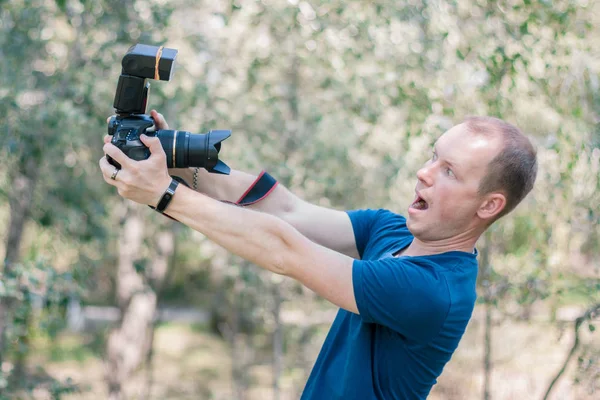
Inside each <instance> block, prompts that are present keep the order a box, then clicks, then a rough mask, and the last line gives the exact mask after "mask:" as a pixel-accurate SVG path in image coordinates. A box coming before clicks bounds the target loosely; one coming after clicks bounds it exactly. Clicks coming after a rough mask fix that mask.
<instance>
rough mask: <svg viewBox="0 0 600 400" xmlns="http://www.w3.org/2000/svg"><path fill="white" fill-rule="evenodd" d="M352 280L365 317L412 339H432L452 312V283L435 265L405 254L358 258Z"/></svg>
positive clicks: (359, 307)
mask: <svg viewBox="0 0 600 400" xmlns="http://www.w3.org/2000/svg"><path fill="white" fill-rule="evenodd" d="M352 281H353V285H354V296H355V298H356V304H357V306H358V312H359V314H360V316H361V318H362V320H363V321H364V322H367V323H377V324H380V325H384V326H386V327H388V328H390V329H392V330H394V331H396V332H398V333H399V334H401V335H403V336H405V337H407V338H409V339H411V340H414V341H417V342H427V341H429V340H431V339H432V338H433V337H434V336H435V335H436V334H437V333H438V332H439V330H440V329H441V327H442V325H443V323H444V321H445V319H446V316H447V315H448V310H449V308H450V294H449V291H448V286H447V283H446V280H445V278H444V277H443V276H442V275H439V274H437V273H436V272H435V270H434V269H433V268H432V266H428V265H426V264H425V265H420V264H416V263H414V262H412V261H409V260H407V259H405V258H386V259H381V260H375V261H363V260H355V261H354V263H353V267H352Z"/></svg>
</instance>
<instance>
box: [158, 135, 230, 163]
mask: <svg viewBox="0 0 600 400" xmlns="http://www.w3.org/2000/svg"><path fill="white" fill-rule="evenodd" d="M156 136H157V137H158V138H159V139H160V143H161V145H162V147H163V149H164V151H165V153H166V155H167V166H168V167H169V168H188V167H200V168H205V169H207V170H214V172H221V173H228V172H229V168H228V167H227V166H226V165H225V164H223V163H222V162H220V161H219V158H218V154H219V150H220V149H221V141H223V140H225V139H227V138H228V137H229V136H231V131H227V130H215V131H210V132H208V133H190V132H186V131H175V130H159V131H157V132H156ZM225 168H226V171H225Z"/></svg>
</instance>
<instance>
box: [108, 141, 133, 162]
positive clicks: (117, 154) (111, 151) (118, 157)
mask: <svg viewBox="0 0 600 400" xmlns="http://www.w3.org/2000/svg"><path fill="white" fill-rule="evenodd" d="M102 149H103V150H104V153H105V154H107V155H109V156H111V157H112V158H113V159H114V160H115V161H116V162H118V163H119V164H121V167H131V166H133V163H135V161H134V160H132V159H131V158H129V157H127V155H125V153H123V152H122V151H121V149H119V148H118V147H117V146H115V145H114V144H112V143H106V144H105V145H104V147H102Z"/></svg>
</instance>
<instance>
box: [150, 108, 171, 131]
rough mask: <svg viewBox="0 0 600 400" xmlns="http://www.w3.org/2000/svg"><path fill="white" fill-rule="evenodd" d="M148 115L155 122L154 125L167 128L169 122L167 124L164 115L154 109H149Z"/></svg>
mask: <svg viewBox="0 0 600 400" xmlns="http://www.w3.org/2000/svg"><path fill="white" fill-rule="evenodd" d="M150 115H151V116H152V119H153V120H154V122H155V123H156V127H157V128H158V129H169V124H167V121H166V120H165V117H164V116H163V115H162V114H161V113H159V112H158V111H156V110H152V111H150Z"/></svg>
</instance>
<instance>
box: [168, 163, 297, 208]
mask: <svg viewBox="0 0 600 400" xmlns="http://www.w3.org/2000/svg"><path fill="white" fill-rule="evenodd" d="M194 169H195V168H188V169H176V170H171V175H175V176H179V177H181V178H183V179H184V180H185V181H186V182H187V183H188V184H190V185H193V182H194ZM256 178H257V176H256V175H253V174H249V173H246V172H243V171H238V170H231V173H230V174H229V175H222V174H213V173H210V172H208V171H206V170H205V169H203V168H200V169H199V170H198V174H197V179H196V182H197V188H196V190H197V191H198V192H200V193H202V194H205V195H207V196H209V197H212V198H213V199H216V200H225V201H229V202H232V203H235V202H236V201H238V200H239V199H240V197H241V196H242V195H243V194H244V193H245V192H246V190H247V189H248V188H249V187H250V185H252V183H254V181H255V180H256ZM299 201H300V199H298V198H297V197H296V196H295V195H293V194H292V193H291V192H290V191H289V190H288V189H286V188H284V187H283V186H282V185H278V186H277V187H276V188H275V190H274V191H273V192H272V193H270V194H269V196H268V197H267V198H265V199H264V200H262V201H260V202H257V203H255V204H252V205H250V206H248V208H250V209H253V210H256V211H261V212H266V213H269V214H272V215H275V216H278V217H284V216H285V214H286V213H290V212H291V211H292V210H293V209H294V207H295V206H296V205H297V204H298V202H299Z"/></svg>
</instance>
